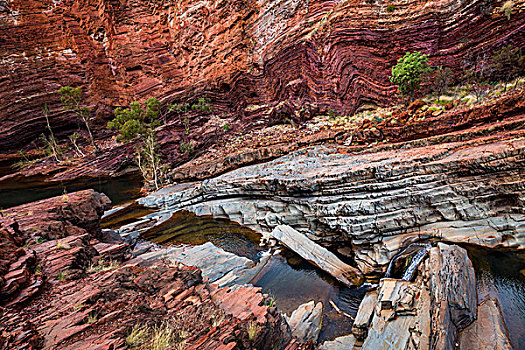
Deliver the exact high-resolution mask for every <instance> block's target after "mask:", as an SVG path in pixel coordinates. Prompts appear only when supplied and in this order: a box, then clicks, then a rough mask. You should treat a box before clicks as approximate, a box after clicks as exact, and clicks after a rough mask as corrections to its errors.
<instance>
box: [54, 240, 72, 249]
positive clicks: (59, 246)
mask: <svg viewBox="0 0 525 350" xmlns="http://www.w3.org/2000/svg"><path fill="white" fill-rule="evenodd" d="M55 248H56V249H58V250H68V249H70V248H71V246H70V245H69V244H67V243H63V242H60V241H58V242H57V244H56V245H55Z"/></svg>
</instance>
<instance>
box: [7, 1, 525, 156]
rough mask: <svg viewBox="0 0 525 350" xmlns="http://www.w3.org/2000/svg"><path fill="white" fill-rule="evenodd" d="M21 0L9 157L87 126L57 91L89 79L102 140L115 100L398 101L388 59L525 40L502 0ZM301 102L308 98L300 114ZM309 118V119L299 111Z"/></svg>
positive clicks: (456, 58) (11, 6) (280, 105)
mask: <svg viewBox="0 0 525 350" xmlns="http://www.w3.org/2000/svg"><path fill="white" fill-rule="evenodd" d="M393 4H394V6H395V9H396V10H395V11H394V12H387V11H386V7H385V4H383V3H382V2H380V1H362V0H360V1H356V0H345V1H332V0H330V1H328V0H308V1H306V0H279V1H253V0H251V1H238V0H228V1H216V0H204V1H198V2H194V1H188V0H183V1H175V2H165V1H158V0H151V1H141V0H125V1H124V0H80V1H73V0H62V1H55V0H30V1H27V0H12V1H3V2H2V3H1V4H0V38H2V39H1V40H2V41H1V46H0V56H1V57H2V59H1V61H0V81H2V84H1V85H0V98H1V100H2V101H6V103H5V104H3V105H2V106H0V122H1V123H0V125H1V129H0V131H1V133H0V153H9V152H11V151H14V150H16V149H19V148H21V147H22V146H25V145H26V144H28V143H30V142H32V141H34V140H35V139H36V137H37V136H38V135H40V134H41V133H42V132H43V131H44V130H45V120H44V118H43V116H42V113H41V110H42V107H43V105H44V103H47V104H48V106H49V108H50V110H51V124H52V125H53V126H54V127H56V128H57V130H56V133H57V134H58V135H63V136H65V134H67V133H71V132H72V131H73V130H75V129H76V128H77V125H76V124H77V122H76V121H75V118H73V116H72V114H71V113H68V112H65V111H63V110H62V109H61V108H60V104H59V101H58V97H57V96H56V94H54V92H55V91H56V90H57V89H58V87H59V86H61V85H75V86H81V87H83V88H84V91H86V93H87V96H86V97H87V98H88V104H89V105H91V106H92V107H93V108H94V111H95V114H96V117H97V118H96V121H95V123H94V124H95V129H96V130H98V131H97V132H96V135H97V137H98V138H104V137H107V133H105V132H103V131H102V130H103V128H104V125H105V123H106V121H107V119H108V118H109V117H110V116H111V110H112V109H113V107H115V106H121V105H125V104H127V103H129V102H130V101H131V100H136V99H138V100H141V99H145V98H147V97H158V98H160V99H161V100H163V101H172V100H176V101H185V100H193V99H195V98H196V97H198V96H201V95H202V94H207V95H209V96H210V97H211V98H212V100H213V101H214V107H215V108H216V110H217V111H219V112H221V113H222V112H233V113H234V114H235V117H236V118H237V119H239V120H240V121H241V122H242V123H243V124H244V125H245V126H246V125H253V124H255V125H257V124H258V123H262V124H265V123H273V122H275V121H278V120H280V118H281V117H282V115H283V114H285V115H289V116H290V117H291V118H294V119H297V118H298V119H302V120H304V119H305V118H308V117H309V113H310V111H315V110H316V109H318V108H320V109H326V108H328V107H330V108H333V109H335V110H337V111H339V112H350V111H353V110H355V109H356V108H357V107H359V106H363V105H367V104H368V105H384V104H385V103H388V102H389V101H391V99H392V97H393V94H394V91H395V89H394V87H393V86H392V85H391V84H390V83H389V81H388V75H389V72H390V68H391V67H392V65H393V64H394V63H395V61H396V60H397V58H398V57H399V56H401V55H403V54H404V53H405V52H406V51H409V50H410V51H412V50H421V51H423V52H425V53H428V54H430V55H431V61H432V63H433V64H436V65H447V66H450V67H452V68H453V69H454V70H457V69H459V67H460V66H461V62H462V60H463V59H464V58H465V57H467V56H468V55H469V54H470V53H474V54H478V53H480V52H483V51H490V50H491V49H493V48H497V47H500V46H501V45H503V44H506V43H512V44H514V45H515V46H518V47H523V45H525V40H523V38H524V35H525V34H524V28H525V27H524V24H523V23H524V20H523V19H524V18H525V17H524V16H525V11H523V7H524V3H523V1H522V0H516V1H514V7H513V11H512V14H511V18H510V20H508V19H507V17H506V16H505V15H504V14H503V13H502V12H501V11H499V8H500V7H501V5H502V1H488V2H487V1H484V0H476V1H468V2H465V1H459V0H441V1H419V0H411V1H403V2H394V3H393ZM301 107H304V108H303V109H301ZM297 113H299V114H297Z"/></svg>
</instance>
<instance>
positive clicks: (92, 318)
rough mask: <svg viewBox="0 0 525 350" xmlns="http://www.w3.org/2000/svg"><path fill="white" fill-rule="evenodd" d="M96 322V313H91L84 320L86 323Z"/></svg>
mask: <svg viewBox="0 0 525 350" xmlns="http://www.w3.org/2000/svg"><path fill="white" fill-rule="evenodd" d="M97 320H98V313H97V312H96V311H92V312H90V313H89V314H88V316H87V319H86V323H89V324H91V323H95V322H97Z"/></svg>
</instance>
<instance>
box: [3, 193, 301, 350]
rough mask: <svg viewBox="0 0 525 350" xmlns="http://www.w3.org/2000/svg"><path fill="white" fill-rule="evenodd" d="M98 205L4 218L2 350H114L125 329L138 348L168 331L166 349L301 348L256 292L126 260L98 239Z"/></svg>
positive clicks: (49, 204)
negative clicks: (158, 331)
mask: <svg viewBox="0 0 525 350" xmlns="http://www.w3.org/2000/svg"><path fill="white" fill-rule="evenodd" d="M107 204H108V201H107V198H106V197H105V196H104V195H100V194H98V193H96V192H94V191H82V192H78V193H73V194H69V195H68V196H67V198H63V197H62V196H60V197H56V198H51V199H48V200H44V201H40V202H35V203H30V204H27V205H24V206H20V207H16V208H12V209H10V210H9V211H6V212H3V214H4V217H2V218H1V221H0V223H1V227H0V291H1V294H0V303H1V305H2V306H1V307H0V344H1V347H2V349H4V348H5V349H13V348H17V349H22V348H29V349H31V348H43V349H86V350H87V349H114V348H118V347H122V346H125V345H126V344H128V345H129V342H131V341H132V338H129V337H128V336H129V335H130V334H132V333H133V329H134V327H135V329H139V328H142V329H143V330H144V332H146V336H143V337H142V338H140V337H139V339H138V340H137V339H135V341H136V342H139V343H138V344H139V345H140V344H142V345H144V346H147V345H148V344H150V343H151V342H152V341H153V340H152V339H153V338H152V336H153V332H154V330H155V327H157V329H158V327H169V328H170V329H171V330H172V332H173V337H172V339H171V344H172V346H184V348H186V349H223V350H226V349H251V348H254V347H255V348H260V349H266V348H268V349H270V348H272V349H273V346H277V347H279V348H285V347H287V346H288V347H289V348H290V349H300V348H303V349H304V348H308V347H305V346H303V345H302V344H301V343H300V342H297V341H292V337H291V334H290V331H289V328H288V326H287V325H286V323H285V321H284V319H283V318H282V316H281V314H280V312H279V311H278V310H277V309H275V308H270V307H268V306H266V305H265V295H263V294H262V293H261V290H260V288H255V287H235V288H219V286H217V285H216V284H211V283H210V282H209V280H208V279H207V278H203V277H202V274H201V271H200V270H199V269H198V268H196V267H188V266H185V265H182V264H169V261H168V262H166V261H164V260H162V259H153V257H151V259H148V260H146V259H140V258H135V259H133V260H129V259H130V257H131V255H130V249H129V246H128V245H127V244H126V243H124V242H122V241H121V240H118V239H114V237H109V236H108V235H102V234H101V231H100V227H99V225H98V220H99V218H100V216H101V215H102V212H103V209H104V208H105V207H106V206H107ZM19 219H20V222H18V220H19ZM104 237H106V238H107V237H109V238H111V239H110V240H109V241H107V242H102V241H100V240H99V239H101V238H104ZM202 257H204V256H202ZM239 259H241V258H239ZM246 260H247V259H246ZM126 342H127V343H126ZM133 344H137V343H133ZM269 344H271V346H270V345H269Z"/></svg>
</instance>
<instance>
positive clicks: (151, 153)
mask: <svg viewBox="0 0 525 350" xmlns="http://www.w3.org/2000/svg"><path fill="white" fill-rule="evenodd" d="M159 112H160V104H159V101H158V100H157V99H156V98H149V99H148V100H146V102H145V103H144V106H142V104H141V103H140V102H132V103H131V104H130V107H129V108H121V107H119V108H117V109H115V118H114V119H113V120H112V121H110V122H109V123H108V128H110V129H116V130H118V131H119V135H118V136H117V140H119V141H122V142H127V141H130V140H132V139H134V138H136V137H139V138H140V139H141V141H142V142H141V144H140V145H139V146H137V148H136V150H135V162H136V164H137V166H138V167H139V169H140V171H141V173H142V176H143V178H144V180H145V181H146V182H152V183H153V184H154V186H155V188H156V189H158V188H159V186H160V177H161V175H162V172H163V166H162V165H161V158H160V154H159V153H158V145H157V138H156V136H155V130H154V129H155V128H156V127H157V126H159V122H158V116H159Z"/></svg>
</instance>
